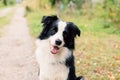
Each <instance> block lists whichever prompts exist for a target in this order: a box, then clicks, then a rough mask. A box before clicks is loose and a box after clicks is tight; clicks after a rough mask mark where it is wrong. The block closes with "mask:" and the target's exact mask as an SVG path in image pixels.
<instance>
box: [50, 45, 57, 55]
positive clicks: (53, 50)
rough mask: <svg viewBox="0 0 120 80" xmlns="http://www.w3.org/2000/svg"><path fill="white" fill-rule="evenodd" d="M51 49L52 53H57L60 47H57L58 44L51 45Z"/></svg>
mask: <svg viewBox="0 0 120 80" xmlns="http://www.w3.org/2000/svg"><path fill="white" fill-rule="evenodd" d="M50 51H51V53H52V54H57V53H58V51H59V47H57V46H51V47H50Z"/></svg>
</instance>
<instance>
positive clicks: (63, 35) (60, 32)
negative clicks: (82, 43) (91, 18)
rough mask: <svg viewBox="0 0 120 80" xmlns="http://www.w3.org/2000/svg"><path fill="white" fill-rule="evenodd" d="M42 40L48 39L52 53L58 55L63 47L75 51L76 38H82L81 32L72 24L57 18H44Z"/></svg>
mask: <svg viewBox="0 0 120 80" xmlns="http://www.w3.org/2000/svg"><path fill="white" fill-rule="evenodd" d="M41 23H43V30H42V32H41V34H40V36H39V38H40V39H41V40H44V39H48V40H49V43H50V50H51V53H53V54H56V53H58V52H59V50H60V49H61V48H63V47H67V48H68V49H72V50H73V49H74V40H75V39H74V38H75V37H76V35H78V36H80V30H79V29H78V27H77V26H76V25H75V24H73V23H72V22H64V21H62V20H60V19H59V18H58V17H57V16H43V18H42V21H41Z"/></svg>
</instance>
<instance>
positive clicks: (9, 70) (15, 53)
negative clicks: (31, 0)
mask: <svg viewBox="0 0 120 80" xmlns="http://www.w3.org/2000/svg"><path fill="white" fill-rule="evenodd" d="M10 10H12V9H10V8H9V9H6V10H3V11H1V12H2V13H1V14H0V16H5V15H6V14H7V13H8V12H9V11H10ZM1 33H2V36H0V80H37V74H38V73H37V69H38V67H37V63H36V61H35V54H34V47H33V45H34V44H33V43H34V41H33V39H32V38H31V37H30V35H29V31H28V27H27V22H26V19H25V18H24V8H22V7H20V6H17V7H16V8H15V9H14V16H13V18H12V19H11V21H10V24H8V25H6V26H4V27H3V29H2V31H1Z"/></svg>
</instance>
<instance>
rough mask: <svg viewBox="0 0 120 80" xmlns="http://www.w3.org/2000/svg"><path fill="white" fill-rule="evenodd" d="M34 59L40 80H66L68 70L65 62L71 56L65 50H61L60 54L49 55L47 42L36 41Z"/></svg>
mask: <svg viewBox="0 0 120 80" xmlns="http://www.w3.org/2000/svg"><path fill="white" fill-rule="evenodd" d="M36 44H37V49H36V58H37V61H38V64H39V67H40V75H39V79H40V80H67V77H68V73H69V68H68V67H67V66H66V65H65V60H66V58H67V57H69V56H70V55H71V52H70V51H69V50H68V49H67V48H65V47H64V48H61V51H60V53H57V54H51V53H50V47H49V41H48V40H42V41H40V40H38V41H37V43H36Z"/></svg>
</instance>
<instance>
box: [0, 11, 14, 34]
mask: <svg viewBox="0 0 120 80" xmlns="http://www.w3.org/2000/svg"><path fill="white" fill-rule="evenodd" d="M12 16H13V12H12V11H11V12H10V13H8V14H7V15H6V16H4V17H0V30H1V29H2V28H3V27H4V26H5V25H7V24H8V23H9V22H10V19H11V18H12ZM0 34H1V33H0Z"/></svg>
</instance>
